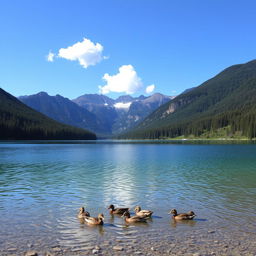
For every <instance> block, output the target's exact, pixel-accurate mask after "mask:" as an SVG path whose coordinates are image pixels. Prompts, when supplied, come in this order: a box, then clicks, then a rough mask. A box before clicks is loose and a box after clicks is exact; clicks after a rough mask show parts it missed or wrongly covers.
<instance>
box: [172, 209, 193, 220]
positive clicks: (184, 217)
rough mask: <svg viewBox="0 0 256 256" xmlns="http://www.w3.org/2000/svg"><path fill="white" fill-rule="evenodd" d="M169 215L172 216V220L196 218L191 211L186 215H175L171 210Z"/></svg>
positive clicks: (175, 211) (175, 212)
mask: <svg viewBox="0 0 256 256" xmlns="http://www.w3.org/2000/svg"><path fill="white" fill-rule="evenodd" d="M169 214H172V217H173V219H175V220H193V218H194V217H195V216H196V215H195V213H194V212H193V211H189V212H187V213H179V214H178V213H177V210H176V209H172V210H171V211H170V212H169Z"/></svg>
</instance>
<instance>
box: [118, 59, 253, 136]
mask: <svg viewBox="0 0 256 256" xmlns="http://www.w3.org/2000/svg"><path fill="white" fill-rule="evenodd" d="M222 136H223V137H224V138H232V137H234V138H248V139H252V138H255V137H256V61H255V60H254V61H251V62H248V63H246V64H240V65H235V66H232V67H229V68H227V69H225V70H224V71H223V72H221V73H220V74H218V75H217V76H216V77H214V78H212V79H210V80H208V81H206V82H205V83H203V84H202V85H201V86H198V87H197V88H195V89H193V90H191V91H189V92H187V93H184V94H181V95H179V96H178V97H176V98H175V99H174V100H172V101H170V102H168V103H166V104H165V105H163V106H161V107H160V108H158V109H157V110H156V111H155V112H154V113H152V114H151V115H149V116H148V117H147V118H146V119H145V120H144V121H143V122H142V123H141V124H140V125H138V126H137V127H136V128H135V129H133V130H131V131H130V132H129V133H126V134H123V135H122V136H120V138H129V139H138V138H139V139H160V138H176V137H181V138H192V137H193V138H194V137H196V138H200V137H201V138H213V137H214V138H215V137H216V138H221V137H222Z"/></svg>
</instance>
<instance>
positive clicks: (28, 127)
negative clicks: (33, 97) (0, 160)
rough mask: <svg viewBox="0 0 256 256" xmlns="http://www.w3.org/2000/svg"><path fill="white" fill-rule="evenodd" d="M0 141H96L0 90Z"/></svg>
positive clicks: (89, 134) (88, 134)
mask: <svg viewBox="0 0 256 256" xmlns="http://www.w3.org/2000/svg"><path fill="white" fill-rule="evenodd" d="M0 139H56V140H57V139H58V140H59V139H96V135H95V134H94V133H91V132H89V131H86V130H83V129H79V128H75V127H72V126H68V125H64V124H61V123H59V122H56V121H54V120H52V119H50V118H48V117H46V116H45V115H43V114H41V113H39V112H37V111H35V110H33V109H31V108H30V107H28V106H26V105H25V104H23V103H22V102H20V101H19V100H18V99H17V98H15V97H14V96H12V95H11V94H9V93H7V92H6V91H4V90H3V89H1V88H0Z"/></svg>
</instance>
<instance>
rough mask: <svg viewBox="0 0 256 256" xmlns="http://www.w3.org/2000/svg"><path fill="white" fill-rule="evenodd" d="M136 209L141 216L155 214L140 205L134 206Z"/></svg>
mask: <svg viewBox="0 0 256 256" xmlns="http://www.w3.org/2000/svg"><path fill="white" fill-rule="evenodd" d="M134 211H135V213H136V215H137V216H139V217H151V215H152V214H153V212H152V211H149V210H141V207H140V206H138V205H137V206H136V207H135V208H134Z"/></svg>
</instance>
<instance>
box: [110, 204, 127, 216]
mask: <svg viewBox="0 0 256 256" xmlns="http://www.w3.org/2000/svg"><path fill="white" fill-rule="evenodd" d="M108 209H109V213H110V214H124V213H125V212H127V211H129V208H115V206H114V205H113V204H111V205H110V206H109V207H108Z"/></svg>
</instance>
